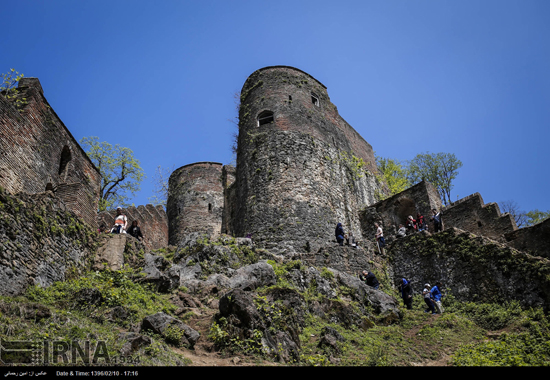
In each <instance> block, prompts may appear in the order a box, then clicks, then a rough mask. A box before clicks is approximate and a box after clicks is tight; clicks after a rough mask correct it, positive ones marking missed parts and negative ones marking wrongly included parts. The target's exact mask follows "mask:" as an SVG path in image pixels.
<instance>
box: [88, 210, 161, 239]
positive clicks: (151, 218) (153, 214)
mask: <svg viewBox="0 0 550 380" xmlns="http://www.w3.org/2000/svg"><path fill="white" fill-rule="evenodd" d="M122 213H123V214H124V215H126V217H127V218H128V228H129V227H130V226H131V225H132V222H133V221H134V220H137V221H138V226H139V228H140V230H141V233H142V234H143V243H144V244H145V246H146V247H147V248H149V249H159V248H164V247H166V246H168V217H167V216H166V211H164V208H163V207H162V206H160V205H159V206H153V205H150V204H149V205H146V206H143V205H142V206H138V207H133V206H132V207H128V208H123V209H122ZM115 216H116V211H103V212H101V213H99V214H98V216H97V224H98V225H99V226H102V225H105V226H106V227H107V228H111V227H112V226H113V224H114V221H115Z"/></svg>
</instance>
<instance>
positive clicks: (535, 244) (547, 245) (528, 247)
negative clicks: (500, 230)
mask: <svg viewBox="0 0 550 380" xmlns="http://www.w3.org/2000/svg"><path fill="white" fill-rule="evenodd" d="M504 238H505V239H506V244H507V245H509V246H511V247H514V248H515V249H518V250H521V251H527V252H530V253H531V254H533V255H536V256H542V257H547V258H550V219H546V220H545V221H542V222H540V223H538V224H535V225H533V226H529V227H524V228H520V229H517V230H515V231H512V232H508V233H506V234H504Z"/></svg>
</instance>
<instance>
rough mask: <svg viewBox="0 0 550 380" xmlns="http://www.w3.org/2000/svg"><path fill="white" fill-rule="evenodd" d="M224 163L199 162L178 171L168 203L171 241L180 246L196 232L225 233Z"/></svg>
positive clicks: (171, 180) (175, 171)
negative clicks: (189, 235) (183, 240)
mask: <svg viewBox="0 0 550 380" xmlns="http://www.w3.org/2000/svg"><path fill="white" fill-rule="evenodd" d="M222 169H223V165H222V164H220V163H217V162H198V163H194V164H189V165H185V166H182V167H181V168H179V169H176V170H174V172H173V173H172V174H171V175H170V179H169V183H168V186H169V194H168V201H167V204H166V213H167V215H168V231H169V233H168V236H169V243H170V244H172V245H179V243H180V242H181V240H182V239H184V238H185V237H186V236H187V235H188V234H190V233H192V232H203V233H205V234H208V235H210V236H211V237H216V236H219V235H220V234H221V233H222V225H223V215H224V186H223V182H222V179H223V176H222Z"/></svg>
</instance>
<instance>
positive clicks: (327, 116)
mask: <svg viewBox="0 0 550 380" xmlns="http://www.w3.org/2000/svg"><path fill="white" fill-rule="evenodd" d="M265 115H268V118H267V120H266V119H263V116H265ZM269 115H271V119H270V117H269ZM375 172H376V165H375V161H374V153H373V150H372V147H371V146H370V144H368V143H367V142H366V141H365V140H364V139H363V138H362V137H361V136H360V135H359V134H358V133H357V132H356V131H355V130H354V129H353V128H352V127H351V126H350V125H349V124H348V123H347V122H346V121H345V120H344V119H343V118H342V117H341V116H340V115H339V114H338V111H337V109H336V106H334V105H333V104H332V103H331V102H330V99H329V96H328V93H327V91H326V87H325V86H324V85H323V84H322V83H320V82H319V81H317V80H316V79H315V78H313V77H312V76H311V75H309V74H307V73H304V72H303V71H301V70H298V69H295V68H292V67H287V66H276V67H266V68H263V69H260V70H258V71H256V72H254V73H253V74H252V75H251V76H250V77H249V78H248V79H247V80H246V82H245V84H244V86H243V89H242V91H241V105H240V110H239V137H238V151H237V173H236V184H235V186H236V193H237V196H236V202H237V204H236V205H234V210H235V211H234V212H235V217H234V218H233V226H234V233H235V234H236V235H237V236H245V235H246V234H247V233H251V234H252V236H253V238H254V240H255V242H257V243H258V244H259V245H260V246H264V247H266V248H272V249H275V250H278V251H282V252H294V251H299V252H307V251H310V250H314V251H317V250H318V249H319V248H321V247H323V246H325V245H327V244H332V240H334V236H333V235H334V228H335V226H336V224H337V223H338V222H341V223H343V224H344V226H345V229H346V231H353V232H354V235H356V236H360V235H361V228H360V222H359V217H358V210H359V209H360V208H362V207H364V206H365V205H370V204H373V203H374V202H375V193H376V191H377V190H378V187H379V185H378V183H377V181H376V178H375V174H374V173H375Z"/></svg>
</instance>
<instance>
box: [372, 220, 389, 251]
mask: <svg viewBox="0 0 550 380" xmlns="http://www.w3.org/2000/svg"><path fill="white" fill-rule="evenodd" d="M374 226H375V227H376V234H375V235H374V236H375V238H376V243H377V244H378V248H379V249H380V253H384V247H385V246H386V241H385V240H384V232H383V231H382V227H380V224H378V223H374Z"/></svg>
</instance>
